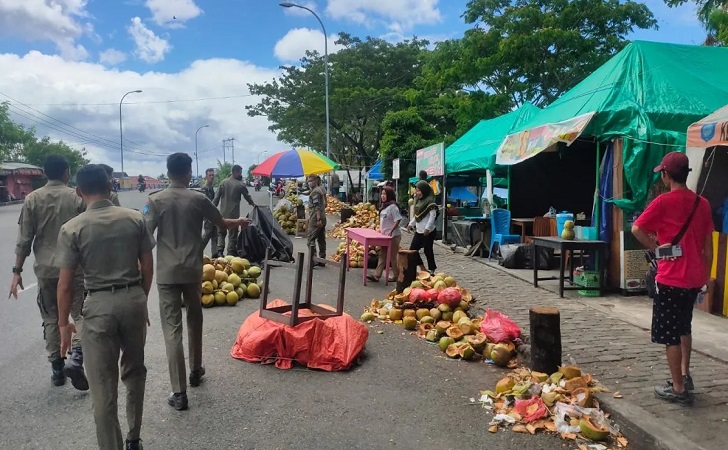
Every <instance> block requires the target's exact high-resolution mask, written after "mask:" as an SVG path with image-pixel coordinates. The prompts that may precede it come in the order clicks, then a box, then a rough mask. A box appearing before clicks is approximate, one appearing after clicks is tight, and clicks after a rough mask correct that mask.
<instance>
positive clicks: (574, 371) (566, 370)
mask: <svg viewBox="0 0 728 450" xmlns="http://www.w3.org/2000/svg"><path fill="white" fill-rule="evenodd" d="M559 372H561V373H563V374H564V378H566V379H567V380H571V379H572V378H576V377H580V376H581V369H579V368H578V367H576V366H562V367H559Z"/></svg>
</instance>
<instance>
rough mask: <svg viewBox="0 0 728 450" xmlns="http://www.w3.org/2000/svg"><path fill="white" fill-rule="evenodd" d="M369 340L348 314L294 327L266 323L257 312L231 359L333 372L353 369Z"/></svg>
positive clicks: (302, 312)
mask: <svg viewBox="0 0 728 450" xmlns="http://www.w3.org/2000/svg"><path fill="white" fill-rule="evenodd" d="M282 305H287V303H286V302H284V301H283V300H274V301H272V302H270V303H269V304H268V307H269V308H270V307H274V306H282ZM321 306H323V307H326V305H321ZM288 314H290V313H288ZM312 315H315V314H314V313H313V312H311V311H310V310H307V309H304V310H299V316H302V317H304V316H312ZM368 337H369V329H368V328H367V327H366V325H364V324H362V323H360V322H359V321H357V320H356V319H354V318H352V317H351V316H350V315H348V314H344V315H342V316H339V317H331V318H329V319H326V320H321V319H313V320H308V321H306V322H303V323H301V324H299V325H297V326H295V327H291V326H288V325H284V324H282V323H278V322H273V321H271V320H268V319H263V318H261V317H260V315H259V313H258V311H256V312H254V313H252V314H251V315H250V316H248V318H247V319H245V322H243V324H242V325H241V326H240V330H239V331H238V338H237V340H236V341H235V344H234V345H233V348H232V350H231V351H230V355H232V357H233V358H235V359H242V360H243V361H248V362H261V363H263V364H270V363H275V365H276V367H278V368H279V369H290V368H291V367H292V366H293V362H294V361H296V362H298V363H299V364H302V365H304V366H306V367H308V368H309V369H320V370H325V371H328V372H334V371H337V370H346V369H348V368H349V367H351V365H352V364H353V363H354V361H355V360H356V357H357V356H359V353H361V351H362V350H363V349H364V345H365V344H366V342H367V338H368Z"/></svg>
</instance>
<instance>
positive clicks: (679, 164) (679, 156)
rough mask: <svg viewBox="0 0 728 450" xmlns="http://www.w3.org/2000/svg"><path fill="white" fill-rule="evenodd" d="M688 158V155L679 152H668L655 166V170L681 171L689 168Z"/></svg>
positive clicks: (675, 172)
mask: <svg viewBox="0 0 728 450" xmlns="http://www.w3.org/2000/svg"><path fill="white" fill-rule="evenodd" d="M689 166H690V160H688V155H686V154H685V153H681V152H670V153H668V154H667V155H665V157H664V158H662V162H661V163H660V165H659V166H657V167H655V170H654V171H655V172H659V171H661V170H664V171H665V172H667V173H673V174H677V173H681V172H683V171H685V170H690V169H689Z"/></svg>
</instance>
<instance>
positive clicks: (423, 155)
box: [415, 142, 445, 177]
mask: <svg viewBox="0 0 728 450" xmlns="http://www.w3.org/2000/svg"><path fill="white" fill-rule="evenodd" d="M415 166H416V169H417V173H418V174H419V173H420V170H424V171H425V172H427V175H429V176H431V177H441V176H443V175H445V143H444V142H441V143H439V144H435V145H431V146H429V147H425V148H421V149H419V150H417V164H416V165H415Z"/></svg>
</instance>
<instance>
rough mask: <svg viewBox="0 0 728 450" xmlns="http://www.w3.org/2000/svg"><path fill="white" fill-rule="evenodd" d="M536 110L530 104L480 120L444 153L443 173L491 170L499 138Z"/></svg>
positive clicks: (482, 172)
mask: <svg viewBox="0 0 728 450" xmlns="http://www.w3.org/2000/svg"><path fill="white" fill-rule="evenodd" d="M538 111H540V109H539V108H538V107H537V106H534V105H532V104H530V103H526V104H524V105H523V106H521V107H520V108H518V109H516V110H514V111H511V112H509V113H508V114H504V115H502V116H499V117H496V118H493V119H488V120H481V121H480V122H479V123H478V124H477V125H475V126H474V127H473V128H471V129H470V130H469V131H468V132H467V133H465V134H464V135H462V136H461V137H460V138H459V139H458V140H457V141H455V142H453V143H452V144H451V145H450V146H449V147H448V148H447V149H445V172H446V173H447V174H448V175H450V174H455V173H464V172H470V173H480V174H485V171H486V170H487V169H489V168H493V167H494V166H495V151H496V150H497V149H498V147H499V146H500V144H501V142H503V138H504V137H505V136H506V135H507V134H509V133H512V132H513V131H514V130H515V129H517V127H518V126H519V125H520V124H522V123H524V122H525V121H527V120H528V119H530V118H531V117H533V116H534V115H535V114H536V113H537V112H538Z"/></svg>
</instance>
